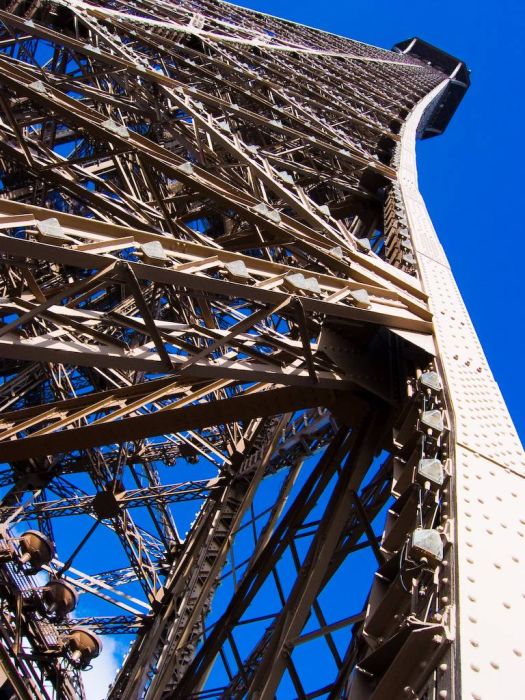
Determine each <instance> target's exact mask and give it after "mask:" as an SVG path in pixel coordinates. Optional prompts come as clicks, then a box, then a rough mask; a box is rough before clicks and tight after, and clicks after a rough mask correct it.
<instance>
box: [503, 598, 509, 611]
mask: <svg viewBox="0 0 525 700" xmlns="http://www.w3.org/2000/svg"><path fill="white" fill-rule="evenodd" d="M503 607H504V608H507V610H510V603H509V602H508V601H507V600H504V601H503Z"/></svg>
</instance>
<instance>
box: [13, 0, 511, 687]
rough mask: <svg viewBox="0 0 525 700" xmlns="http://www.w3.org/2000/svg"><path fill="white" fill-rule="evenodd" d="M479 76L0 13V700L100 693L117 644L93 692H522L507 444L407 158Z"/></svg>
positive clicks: (288, 30)
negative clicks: (112, 670)
mask: <svg viewBox="0 0 525 700" xmlns="http://www.w3.org/2000/svg"><path fill="white" fill-rule="evenodd" d="M468 86H469V71H468V69H467V67H466V65H465V64H464V63H463V62H462V61H461V60H459V59H457V58H454V57H453V56H451V55H449V54H447V53H446V52H445V51H443V50H441V49H440V48H436V47H434V46H432V45H430V44H428V43H426V42H425V41H423V40H422V39H420V38H412V39H409V40H406V41H402V42H400V43H398V44H397V45H396V46H395V47H394V48H393V49H392V50H384V49H380V48H375V47H373V46H369V45H367V44H363V43H359V42H357V41H354V40H350V39H347V38H344V37H342V36H337V35H333V34H328V33H325V32H321V31H318V30H316V29H311V28H309V27H305V26H302V25H298V24H294V23H292V22H288V21H285V20H281V19H276V18H273V17H270V16H268V15H263V14H259V13H256V12H253V11H249V10H246V9H243V8H242V7H236V6H234V5H231V4H229V3H225V2H221V1H220V0H108V1H106V2H103V1H102V0H2V1H1V2H0V87H1V90H0V286H1V291H0V296H1V325H0V454H1V455H2V463H1V464H0V484H1V487H2V491H1V495H2V503H1V506H0V523H1V528H0V602H1V605H0V611H1V624H0V698H5V699H10V700H14V699H18V700H53V699H58V700H76V699H84V698H88V699H89V700H91V698H93V700H99V698H98V697H97V698H95V697H94V696H93V695H92V694H91V695H89V694H87V693H86V690H85V687H84V683H86V684H88V683H89V679H90V678H91V679H92V678H93V676H96V674H97V673H99V671H97V668H98V666H97V663H99V662H100V659H102V658H105V657H104V656H103V655H104V654H105V653H107V652H104V651H103V638H104V636H105V635H108V636H109V637H110V639H112V640H113V646H114V645H115V644H116V643H118V642H115V641H114V640H121V642H120V643H119V648H120V647H122V642H125V644H126V645H128V644H129V648H128V649H127V653H126V654H125V655H123V658H122V665H121V667H120V669H119V670H118V672H117V673H116V675H115V677H114V680H113V683H112V685H111V686H110V689H109V691H108V696H107V697H108V699H109V700H139V699H140V700H167V699H168V698H177V699H180V700H189V699H194V700H197V699H202V700H212V699H219V698H220V699H223V700H227V699H230V698H234V699H240V698H253V699H256V698H257V699H258V700H271V699H273V698H277V699H278V700H290V699H295V698H298V699H299V700H310V699H313V698H325V699H329V700H336V699H340V698H346V699H348V700H395V699H396V698H420V699H424V700H437V699H438V698H440V699H442V698H448V699H449V700H451V699H454V698H455V699H458V700H459V699H460V698H464V699H465V700H467V699H468V700H471V699H473V700H491V699H495V698H503V697H504V698H505V700H512V699H513V698H515V699H517V698H521V697H523V696H522V692H523V691H522V689H521V683H522V680H521V679H522V677H523V655H524V654H525V634H524V631H523V620H524V619H525V617H524V612H525V611H524V607H525V599H524V595H525V594H524V593H523V580H524V569H523V559H524V557H523V554H522V551H523V542H524V539H523V538H524V536H525V519H524V518H525V509H524V507H523V505H524V499H523V494H524V489H523V474H524V467H525V462H524V456H523V450H522V447H521V445H520V442H519V439H518V437H517V434H516V432H515V429H514V427H513V425H512V421H511V419H510V417H509V414H508V411H507V409H506V407H505V404H504V401H503V399H502V397H501V394H500V392H499V389H498V387H497V385H496V383H495V381H494V379H493V377H492V374H491V372H490V369H489V367H488V365H487V362H486V360H485V357H484V354H483V351H482V349H481V347H480V344H479V342H478V340H477V337H476V334H475V331H474V329H473V326H472V323H471V321H470V319H469V316H468V313H467V311H466V309H465V306H464V304H463V302H462V300H461V296H460V294H459V292H458V289H457V286H456V284H455V281H454V275H453V273H452V272H451V269H450V266H449V264H448V262H447V259H446V257H445V254H444V252H443V249H442V247H441V245H440V243H439V239H438V237H437V235H436V232H435V230H434V228H433V226H432V223H431V221H430V218H429V216H428V213H427V211H426V208H425V204H424V202H423V200H422V197H421V195H420V193H419V190H418V185H417V171H416V163H415V143H416V139H417V138H421V139H426V138H431V137H433V136H436V135H439V134H441V133H442V132H443V131H444V130H445V129H446V127H447V125H448V123H449V121H450V119H451V118H452V116H453V114H454V112H455V111H456V108H457V107H458V105H459V103H460V102H461V100H462V99H463V96H464V94H465V92H466V91H467V89H468ZM113 646H112V643H111V642H110V644H109V646H108V647H107V649H111V648H113ZM101 654H102V656H100V655H101ZM97 657H100V658H99V660H98V661H97ZM92 666H93V669H92V670H90V668H91V667H92Z"/></svg>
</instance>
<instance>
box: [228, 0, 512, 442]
mask: <svg viewBox="0 0 525 700" xmlns="http://www.w3.org/2000/svg"><path fill="white" fill-rule="evenodd" d="M239 4H242V5H244V6H245V7H251V8H252V9H255V10H260V11H262V12H268V13H269V14H273V15H277V16H279V17H286V18H287V19H292V20H294V21H296V22H302V23H303V24H308V25H311V26H315V27H319V28H320V29H325V30H327V31H333V32H337V33H338V34H343V35H345V36H349V37H351V38H352V39H357V40H359V41H364V42H367V43H370V44H374V45H376V46H381V47H383V48H391V47H392V46H393V45H394V44H395V43H397V42H398V41H401V40H402V39H407V38H409V37H412V36H419V37H421V38H422V39H424V40H425V41H428V42H430V43H433V44H435V45H436V46H439V47H440V48H442V49H443V50H445V51H447V52H448V53H451V54H453V55H455V56H457V57H458V58H460V59H462V60H464V61H465V62H466V63H467V65H468V66H469V68H470V70H471V71H472V76H471V78H472V85H471V88H470V90H469V91H468V93H467V95H466V97H465V99H464V101H463V103H462V104H461V106H460V108H459V110H458V112H457V113H456V115H455V117H454V119H453V120H452V122H451V124H450V126H449V128H448V129H447V131H446V132H445V134H444V135H443V136H440V137H437V138H434V139H430V140H429V141H425V142H423V143H420V144H419V148H418V158H419V161H418V164H419V174H420V187H421V190H422V192H423V195H424V197H425V200H426V203H427V206H428V208H429V211H430V214H431V216H432V218H433V221H434V224H435V226H436V229H437V232H438V235H439V236H440V238H441V241H442V243H443V245H444V246H445V250H446V252H447V255H448V257H449V260H450V262H451V265H452V268H453V270H454V273H455V275H456V280H457V282H458V284H459V287H460V290H461V292H462V294H463V298H464V300H465V303H466V305H467V307H468V309H469V311H470V314H471V316H472V320H473V322H474V325H475V327H476V330H477V332H478V335H479V337H480V340H481V343H482V345H483V347H484V349H485V353H486V355H487V358H488V361H489V363H490V365H491V368H492V371H493V373H494V376H495V378H496V381H497V382H498V383H499V385H500V387H501V390H502V392H503V396H504V397H505V400H506V402H507V405H508V407H509V410H510V412H511V415H512V418H513V420H514V423H515V425H516V427H517V429H518V431H519V433H520V436H521V440H522V442H524V441H525V403H524V402H523V398H522V396H523V391H524V389H525V381H524V374H523V371H522V370H521V369H520V368H519V364H518V363H520V361H521V360H522V358H523V356H524V355H525V331H524V330H523V324H524V321H525V314H524V312H523V301H522V297H523V279H524V275H523V270H524V267H525V265H524V262H523V252H522V249H521V246H520V243H519V241H520V234H521V235H523V233H524V232H525V231H524V229H525V212H524V211H523V207H524V205H525V197H524V196H523V192H522V185H521V184H520V180H521V179H522V176H520V173H519V169H520V165H519V163H520V157H523V152H524V149H523V136H522V129H523V127H522V123H521V122H522V121H523V116H524V98H523V95H522V94H520V91H521V92H522V91H523V77H522V74H521V67H522V66H523V62H524V59H525V49H524V46H525V6H524V4H523V2H521V1H520V0H499V2H488V1H487V0H477V1H476V0H455V1H454V0H439V1H438V0H426V2H424V3H422V2H419V1H416V0H396V1H393V0H360V2H358V1H357V0H323V2H322V3H320V2H319V1H318V0H287V1H286V2H279V0H243V1H242V2H240V3H239ZM520 115H521V119H520ZM512 360H514V362H513V361H512Z"/></svg>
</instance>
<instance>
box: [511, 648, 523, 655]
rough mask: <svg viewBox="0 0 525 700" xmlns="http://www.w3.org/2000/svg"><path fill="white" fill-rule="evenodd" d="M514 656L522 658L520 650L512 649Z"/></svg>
mask: <svg viewBox="0 0 525 700" xmlns="http://www.w3.org/2000/svg"><path fill="white" fill-rule="evenodd" d="M512 651H513V652H514V654H516V656H522V653H521V650H520V649H513V650H512Z"/></svg>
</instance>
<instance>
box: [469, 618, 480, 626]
mask: <svg viewBox="0 0 525 700" xmlns="http://www.w3.org/2000/svg"><path fill="white" fill-rule="evenodd" d="M469 622H472V624H473V625H475V624H477V622H478V618H477V617H469Z"/></svg>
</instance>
